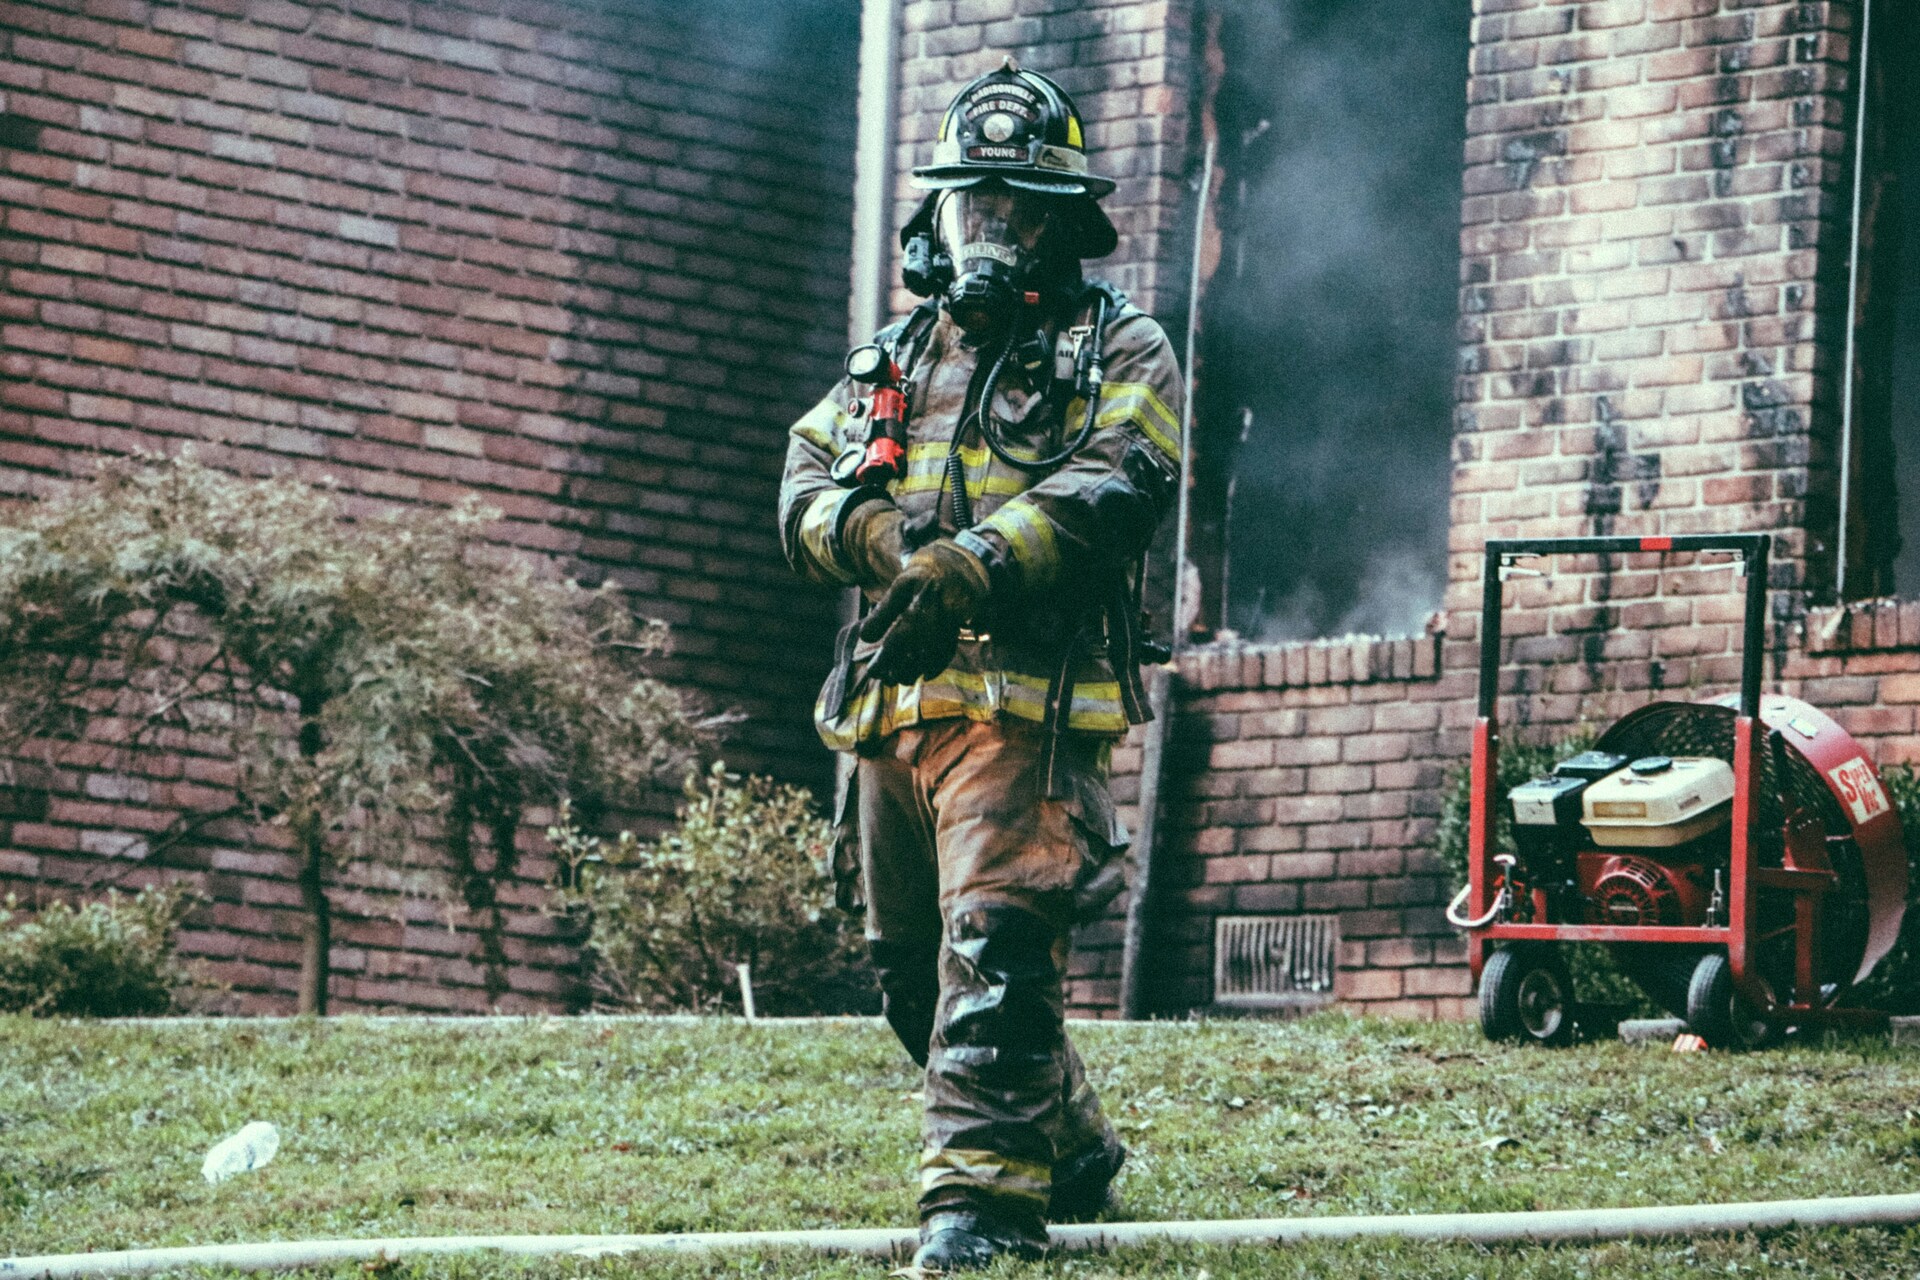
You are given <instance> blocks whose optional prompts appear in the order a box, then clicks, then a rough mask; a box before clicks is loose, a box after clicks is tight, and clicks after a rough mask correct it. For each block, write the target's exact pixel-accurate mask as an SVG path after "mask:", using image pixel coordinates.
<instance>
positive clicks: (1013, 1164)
mask: <svg viewBox="0 0 1920 1280" xmlns="http://www.w3.org/2000/svg"><path fill="white" fill-rule="evenodd" d="M941 1187H970V1188H974V1189H976V1190H979V1191H982V1192H985V1193H986V1194H987V1195H989V1196H994V1197H1001V1196H1004V1197H1006V1198H1008V1199H1011V1200H1025V1201H1032V1202H1034V1203H1036V1204H1040V1205H1043V1206H1044V1205H1045V1204H1046V1202H1047V1200H1048V1198H1049V1197H1050V1196H1051V1195H1052V1189H1053V1170H1052V1169H1050V1168H1048V1167H1047V1166H1046V1165H1043V1164H1035V1163H1033V1162H1032V1161H1029V1160H1020V1159H1016V1158H1015V1157H1013V1156H1005V1155H1001V1154H1000V1153H999V1152H997V1151H980V1150H973V1149H969V1148H966V1147H944V1148H942V1147H928V1148H926V1149H925V1150H923V1151H922V1152H921V1153H920V1194H921V1195H923V1196H924V1195H926V1194H927V1193H928V1192H930V1191H937V1190H939V1189H940V1188H941Z"/></svg>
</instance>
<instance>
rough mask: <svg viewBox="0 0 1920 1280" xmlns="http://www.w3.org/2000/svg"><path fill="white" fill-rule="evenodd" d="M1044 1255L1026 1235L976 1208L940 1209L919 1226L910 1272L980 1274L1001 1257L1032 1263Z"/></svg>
mask: <svg viewBox="0 0 1920 1280" xmlns="http://www.w3.org/2000/svg"><path fill="white" fill-rule="evenodd" d="M1045 1252H1046V1246H1045V1245H1043V1244H1037V1243H1035V1242H1034V1240H1033V1238H1032V1236H1031V1235H1030V1234H1028V1233H1026V1232H1022V1231H1019V1230H1015V1229H1011V1228H1010V1227H1009V1226H1007V1225H1006V1224H1001V1223H996V1222H995V1221H994V1220H993V1218H992V1217H990V1216H989V1215H987V1214H984V1213H981V1212H979V1211H978V1210H975V1209H942V1210H940V1211H938V1212H936V1213H932V1214H929V1215H928V1216H927V1220H926V1221H925V1222H922V1223H921V1224H920V1248H919V1250H918V1251H917V1252H916V1253H915V1254H914V1255H913V1269H914V1271H917V1272H919V1273H921V1274H924V1275H946V1274H948V1273H950V1272H954V1271H980V1270H983V1269H985V1268H986V1267H987V1266H989V1265H991V1264H992V1262H993V1260H994V1259H995V1258H998V1257H1000V1256H1002V1255H1006V1256H1009V1257H1014V1258H1020V1259H1023V1260H1025V1261H1032V1260H1034V1259H1036V1258H1038V1257H1040V1256H1041V1255H1042V1254H1044V1253H1045Z"/></svg>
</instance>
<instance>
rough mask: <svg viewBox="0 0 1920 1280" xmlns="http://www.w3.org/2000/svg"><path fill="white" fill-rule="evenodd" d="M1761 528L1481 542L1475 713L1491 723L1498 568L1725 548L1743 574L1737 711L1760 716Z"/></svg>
mask: <svg viewBox="0 0 1920 1280" xmlns="http://www.w3.org/2000/svg"><path fill="white" fill-rule="evenodd" d="M1772 548H1773V536H1772V535H1771V534H1766V533H1693V534H1673V535H1670V536H1662V537H1649V538H1495V539H1489V540H1488V542H1487V546H1486V564H1485V568H1484V572H1483V576H1482V578H1481V583H1480V711H1479V714H1480V718H1481V719H1483V720H1486V721H1489V722H1492V721H1493V720H1494V718H1495V712H1496V710H1497V709H1498V705H1499V699H1500V607H1501V593H1500V585H1501V576H1500V571H1501V569H1503V568H1504V567H1506V566H1507V565H1509V564H1511V563H1512V562H1513V561H1515V560H1517V559H1520V558H1522V557H1525V556H1551V555H1629V554H1632V553H1634V552H1642V551H1731V552H1733V553H1734V554H1736V555H1738V556H1739V557H1740V559H1741V563H1742V571H1743V572H1744V573H1745V574H1746V578H1747V608H1746V619H1745V622H1744V625H1743V626H1742V628H1741V637H1740V714H1741V715H1742V716H1745V717H1746V718H1748V719H1749V720H1752V719H1757V718H1758V717H1759V715H1760V659H1761V655H1762V653H1763V651H1764V647H1765V645H1764V640H1763V634H1764V628H1765V626H1766V620H1767V557H1768V555H1769V553H1770V552H1771V551H1772Z"/></svg>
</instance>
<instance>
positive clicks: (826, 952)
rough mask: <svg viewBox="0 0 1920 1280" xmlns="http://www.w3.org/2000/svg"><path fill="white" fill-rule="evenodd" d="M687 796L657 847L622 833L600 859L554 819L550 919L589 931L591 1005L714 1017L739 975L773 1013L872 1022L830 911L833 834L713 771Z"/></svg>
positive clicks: (761, 788) (870, 1001) (866, 980)
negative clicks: (576, 922)
mask: <svg viewBox="0 0 1920 1280" xmlns="http://www.w3.org/2000/svg"><path fill="white" fill-rule="evenodd" d="M686 795H687V799H686V803H685V804H684V805H683V806H682V807H681V810H680V820H679V822H678V823H677V824H675V826H674V827H673V828H672V829H671V830H669V831H668V832H666V833H665V834H664V835H662V836H661V837H660V838H659V839H657V840H640V839H637V838H636V837H635V836H634V835H633V833H632V832H630V831H623V832H621V833H620V838H619V840H618V841H617V842H614V843H613V844H612V845H611V846H609V844H608V843H607V842H605V841H603V840H601V839H600V838H599V837H597V836H589V835H587V834H585V833H583V832H581V831H580V830H579V829H578V828H576V827H575V826H574V825H573V823H572V821H571V815H570V814H568V813H567V812H566V811H564V810H563V811H562V812H561V816H560V823H559V825H558V826H556V827H554V828H553V829H552V830H550V831H548V833H547V838H548V839H549V840H551V841H553V843H554V847H555V849H556V851H557V852H558V853H559V856H560V859H561V863H562V866H563V868H565V871H564V872H563V874H564V877H565V884H566V887H564V888H563V889H562V891H561V892H560V894H559V906H560V908H561V910H563V911H567V912H570V913H579V914H584V915H586V916H587V917H588V919H589V921H590V926H591V929H590V933H589V935H588V944H587V945H588V948H589V949H590V950H591V951H592V952H593V956H594V960H595V962H596V963H595V969H594V980H595V986H596V994H597V995H598V997H599V999H600V1002H601V1003H602V1004H603V1005H606V1006H609V1007H613V1008H639V1009H653V1010H663V1011H664V1010H673V1009H683V1010H705V1009H712V1008H716V1007H720V1006H723V1005H727V1004H730V1003H733V1002H734V1000H735V993H736V991H737V986H736V982H735V978H736V974H737V968H736V966H738V965H742V964H744V965H746V966H747V967H748V970H749V972H750V973H751V974H752V977H753V986H754V990H755V996H756V1003H757V1004H758V1005H759V1006H760V1007H762V1008H764V1009H765V1010H767V1011H768V1012H770V1013H849V1012H870V1011H871V1010H872V1009H873V1008H874V1007H875V1006H876V1005H877V1001H876V1000H875V999H874V989H873V978H872V975H871V971H870V970H869V969H868V968H867V967H866V963H865V956H866V949H865V946H864V944H863V943H862V942H861V939H860V928H859V922H858V921H857V920H855V919H853V918H850V917H849V916H847V915H846V914H845V913H844V912H842V911H840V910H839V909H838V908H837V907H835V906H834V902H833V881H832V875H831V871H830V859H831V857H832V852H831V851H832V847H833V825H832V824H831V823H830V822H828V821H827V820H826V819H825V818H823V817H822V816H820V814H819V813H818V812H817V811H816V810H815V808H814V804H813V797H812V795H810V794H809V793H808V792H806V791H805V790H803V789H801V788H798V787H786V786H780V785H778V784H776V783H774V782H773V781H771V780H770V779H767V778H744V779H743V778H739V777H736V776H734V775H732V774H729V773H728V772H727V771H726V766H725V765H724V764H718V763H716V764H715V765H713V766H712V768H710V769H709V770H708V771H707V774H706V776H705V777H704V778H702V777H700V776H698V775H695V776H692V777H689V778H688V779H687V786H686Z"/></svg>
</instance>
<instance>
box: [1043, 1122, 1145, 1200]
mask: <svg viewBox="0 0 1920 1280" xmlns="http://www.w3.org/2000/svg"><path fill="white" fill-rule="evenodd" d="M1126 1159H1127V1149H1126V1148H1125V1147H1124V1146H1122V1145H1121V1144H1120V1140H1119V1139H1118V1138H1116V1137H1114V1136H1113V1135H1112V1134H1111V1133H1109V1134H1108V1135H1107V1137H1106V1140H1105V1141H1104V1142H1100V1143H1096V1144H1095V1145H1093V1146H1091V1147H1088V1148H1087V1149H1086V1150H1085V1151H1082V1152H1079V1153H1078V1154H1076V1155H1071V1156H1068V1157H1067V1158H1066V1159H1065V1160H1062V1161H1061V1162H1060V1163H1059V1164H1057V1165H1055V1166H1053V1193H1052V1196H1051V1198H1050V1199H1049V1200H1048V1202H1047V1221H1049V1222H1091V1221H1093V1220H1094V1219H1095V1218H1099V1217H1102V1216H1106V1215H1111V1214H1114V1213H1117V1212H1119V1210H1120V1197H1119V1196H1118V1195H1116V1194H1115V1193H1114V1190H1113V1178H1114V1175H1115V1174H1117V1173H1119V1172H1120V1166H1121V1165H1122V1164H1124V1163H1125V1162H1126Z"/></svg>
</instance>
